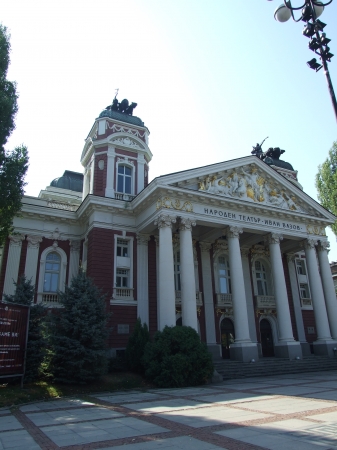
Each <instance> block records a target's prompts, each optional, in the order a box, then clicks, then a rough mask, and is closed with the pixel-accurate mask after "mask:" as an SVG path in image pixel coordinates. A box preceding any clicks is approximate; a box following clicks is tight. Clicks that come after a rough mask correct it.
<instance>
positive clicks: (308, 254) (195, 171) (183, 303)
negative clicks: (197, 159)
mask: <svg viewBox="0 0 337 450" xmlns="http://www.w3.org/2000/svg"><path fill="white" fill-rule="evenodd" d="M121 104H122V103H121ZM121 104H119V103H118V102H116V101H115V103H113V105H112V106H111V107H109V108H107V109H105V110H104V111H102V113H101V114H100V116H99V117H98V118H97V119H96V120H95V122H94V125H93V127H92V129H91V130H90V133H89V135H88V137H87V139H86V141H85V145H84V149H83V152H82V155H81V163H82V165H83V174H79V173H74V172H70V171H66V172H65V173H64V175H63V177H60V178H58V179H56V180H53V182H52V183H51V185H50V186H48V187H47V188H46V189H45V190H43V191H41V193H40V195H39V197H28V196H26V197H24V198H23V207H22V213H21V214H20V216H19V217H16V218H15V220H14V227H15V233H14V234H13V235H12V236H10V237H9V238H8V241H7V242H6V244H5V246H4V248H3V249H1V272H0V275H1V276H0V293H6V294H12V293H13V292H14V285H13V280H17V279H18V276H19V275H20V274H25V275H26V276H27V277H28V278H30V279H32V281H33V283H34V284H35V286H36V299H35V301H36V302H42V303H44V304H45V305H46V306H47V307H49V308H51V309H56V308H59V307H60V305H59V296H58V292H59V291H63V290H64V288H65V286H66V285H68V284H70V282H71V279H72V277H73V275H75V274H76V273H77V271H78V269H79V266H80V265H81V266H82V267H83V268H84V269H85V270H86V272H87V274H88V276H90V277H92V278H93V280H94V282H95V283H96V285H97V286H99V287H100V288H101V289H102V291H103V292H104V293H105V294H106V304H107V312H109V313H110V314H109V317H110V319H109V320H110V324H109V329H110V335H109V348H110V352H111V354H112V355H113V354H116V353H118V352H119V351H123V349H125V347H126V344H127V340H128V338H129V335H130V333H131V332H132V330H133V327H134V324H135V321H136V319H137V317H140V318H141V320H142V322H146V323H147V324H148V326H149V329H150V332H151V333H152V334H153V333H155V332H156V331H157V330H162V329H163V328H164V327H165V326H174V325H176V324H178V325H181V324H182V325H187V326H190V327H192V328H194V329H195V330H197V331H198V333H199V335H200V338H201V339H202V340H203V341H205V342H206V343H207V346H208V348H209V350H210V351H211V352H212V354H213V355H214V357H215V358H219V357H223V358H231V359H236V360H240V361H250V360H252V359H255V360H257V359H259V358H264V357H270V356H276V357H287V358H290V359H294V358H302V357H303V356H306V355H309V354H310V353H314V354H317V355H330V356H333V354H334V349H335V348H336V347H337V301H336V294H335V289H334V285H333V280H332V277H331V270H330V265H329V260H328V253H327V252H328V247H329V243H328V241H327V238H326V235H325V228H326V227H327V226H328V225H329V224H331V223H333V222H334V220H335V217H334V216H333V215H332V214H330V213H329V212H328V211H326V210H325V209H324V208H323V207H321V206H320V205H319V204H318V203H317V202H315V201H314V200H313V199H312V198H310V197H309V196H308V195H307V194H305V193H304V192H303V190H302V188H301V185H300V184H299V182H298V180H297V172H296V171H295V170H293V168H292V166H291V165H290V164H288V163H286V162H284V161H282V160H280V159H279V156H280V154H281V153H282V152H281V153H280V152H279V153H280V154H277V155H276V154H275V153H274V156H273V155H272V156H271V157H270V156H268V157H266V158H265V159H264V160H262V159H260V158H259V157H257V156H256V155H249V156H247V157H243V158H238V159H234V160H230V161H224V162H219V163H218V164H212V165H206V166H204V167H199V168H192V169H190V170H184V171H181V172H176V173H173V174H169V175H164V176H160V177H158V178H155V179H154V180H152V181H151V182H149V166H150V162H151V159H152V153H151V151H150V149H149V146H148V136H149V131H148V129H147V127H146V126H145V125H144V123H143V122H142V121H141V120H140V119H139V118H138V117H135V116H133V115H132V109H131V110H130V109H129V110H128V109H127V108H124V109H122V107H121V106H119V105H121ZM125 104H126V103H125V102H124V106H125ZM133 105H134V104H133ZM133 108H134V106H133ZM275 155H276V156H275ZM335 351H336V350H335Z"/></svg>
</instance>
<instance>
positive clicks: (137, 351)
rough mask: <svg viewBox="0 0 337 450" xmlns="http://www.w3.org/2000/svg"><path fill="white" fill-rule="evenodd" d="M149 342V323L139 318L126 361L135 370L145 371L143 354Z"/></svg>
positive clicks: (127, 351) (128, 345)
mask: <svg viewBox="0 0 337 450" xmlns="http://www.w3.org/2000/svg"><path fill="white" fill-rule="evenodd" d="M148 342H150V333H149V329H148V327H147V324H146V323H144V324H142V321H141V320H140V318H138V319H137V321H136V325H135V328H134V330H133V333H132V334H131V336H130V337H129V340H128V344H127V347H126V352H125V359H126V363H127V365H128V368H129V369H130V370H132V371H133V372H137V373H144V364H143V356H144V351H145V347H146V345H147V343H148Z"/></svg>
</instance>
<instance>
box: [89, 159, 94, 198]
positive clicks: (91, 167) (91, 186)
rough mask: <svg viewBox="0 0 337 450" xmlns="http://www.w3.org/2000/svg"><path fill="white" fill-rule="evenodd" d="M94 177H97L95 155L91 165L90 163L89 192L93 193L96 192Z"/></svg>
mask: <svg viewBox="0 0 337 450" xmlns="http://www.w3.org/2000/svg"><path fill="white" fill-rule="evenodd" d="M94 178H95V157H94V156H93V157H92V160H91V165H90V189H89V194H93V192H94Z"/></svg>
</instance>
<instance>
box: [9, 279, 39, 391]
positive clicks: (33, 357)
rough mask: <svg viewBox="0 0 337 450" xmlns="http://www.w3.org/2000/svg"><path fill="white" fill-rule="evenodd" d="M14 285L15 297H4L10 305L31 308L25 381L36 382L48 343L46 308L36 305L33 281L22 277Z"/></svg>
mask: <svg viewBox="0 0 337 450" xmlns="http://www.w3.org/2000/svg"><path fill="white" fill-rule="evenodd" d="M14 285H15V293H14V294H13V295H4V300H5V301H6V302H9V303H16V304H19V305H26V306H29V309H30V312H29V329H28V340H27V353H26V366H25V377H24V381H25V382H30V381H36V380H37V379H38V378H39V377H40V375H41V365H42V362H43V360H44V357H45V347H46V341H45V338H44V322H45V317H46V308H45V307H44V306H43V305H41V304H36V303H35V304H34V293H35V287H34V285H33V284H32V281H31V280H27V278H26V277H25V276H24V275H22V276H20V277H19V279H18V282H17V283H14Z"/></svg>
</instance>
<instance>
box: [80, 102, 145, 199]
mask: <svg viewBox="0 0 337 450" xmlns="http://www.w3.org/2000/svg"><path fill="white" fill-rule="evenodd" d="M136 106H137V103H131V104H129V102H128V100H126V99H124V100H123V101H121V102H120V103H119V102H118V100H117V98H116V97H115V98H114V100H113V102H112V105H109V106H107V107H106V108H105V109H104V110H103V111H102V112H101V114H100V115H99V117H98V118H97V119H96V120H95V123H94V125H93V127H92V128H91V131H90V133H89V135H88V137H87V138H86V140H85V145H84V148H83V152H82V156H81V163H82V165H83V167H84V180H83V199H84V198H85V197H86V196H87V195H88V194H94V195H98V196H101V197H110V198H116V199H119V200H123V199H124V200H130V199H132V198H133V197H135V196H136V195H137V194H139V192H141V191H142V190H143V189H144V188H145V187H146V186H147V184H148V178H149V163H150V161H151V159H152V153H151V151H150V149H149V147H148V137H149V134H150V132H149V130H148V129H147V128H146V126H145V125H144V122H142V121H141V119H140V118H139V117H136V116H133V109H134V108H135V107H136Z"/></svg>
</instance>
